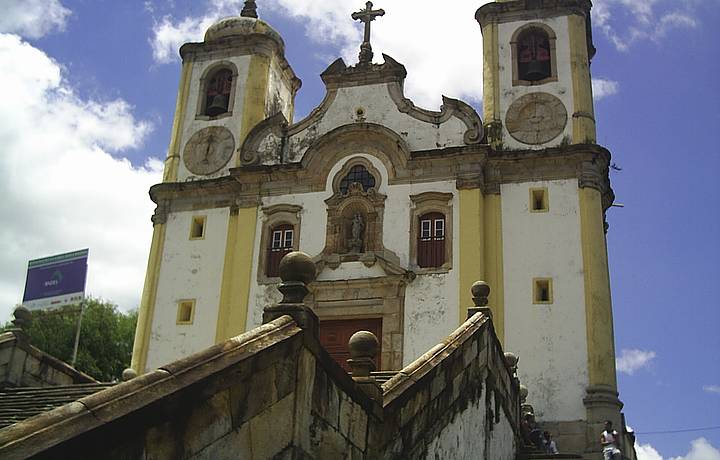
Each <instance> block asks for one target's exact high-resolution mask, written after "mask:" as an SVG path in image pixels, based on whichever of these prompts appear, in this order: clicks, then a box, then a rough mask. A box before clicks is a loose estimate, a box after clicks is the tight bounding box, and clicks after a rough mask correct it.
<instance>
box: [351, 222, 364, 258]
mask: <svg viewBox="0 0 720 460" xmlns="http://www.w3.org/2000/svg"><path fill="white" fill-rule="evenodd" d="M350 231H351V235H352V238H350V241H348V249H349V251H350V252H354V253H359V252H362V250H363V235H364V233H365V220H364V219H363V216H362V215H361V214H360V213H357V214H355V216H353V219H352V223H351V227H350Z"/></svg>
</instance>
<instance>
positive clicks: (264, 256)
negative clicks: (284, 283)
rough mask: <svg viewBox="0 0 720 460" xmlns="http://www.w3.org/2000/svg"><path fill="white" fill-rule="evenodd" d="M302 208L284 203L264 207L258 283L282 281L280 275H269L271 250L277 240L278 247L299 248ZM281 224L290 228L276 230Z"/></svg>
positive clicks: (295, 249)
mask: <svg viewBox="0 0 720 460" xmlns="http://www.w3.org/2000/svg"><path fill="white" fill-rule="evenodd" d="M302 209H303V208H302V206H298V205H293V204H284V203H283V204H276V205H272V206H265V207H263V208H262V212H263V214H264V218H263V219H262V220H261V225H262V227H261V232H262V233H261V236H260V251H259V257H258V267H257V281H258V284H273V283H277V282H279V281H280V277H279V276H268V264H269V263H270V260H271V252H272V250H273V245H274V244H275V243H276V241H277V242H279V244H280V245H281V246H279V247H277V248H276V249H287V248H289V249H290V250H291V251H297V250H299V242H300V228H301V221H300V215H301V213H302ZM280 226H285V227H289V228H283V229H281V230H276V229H277V228H278V227H280ZM278 231H279V232H280V235H279V238H280V239H279V240H276V239H275V233H276V232H278ZM288 239H290V245H289V246H286V243H287V242H288V241H287V240H288ZM288 252H289V251H288Z"/></svg>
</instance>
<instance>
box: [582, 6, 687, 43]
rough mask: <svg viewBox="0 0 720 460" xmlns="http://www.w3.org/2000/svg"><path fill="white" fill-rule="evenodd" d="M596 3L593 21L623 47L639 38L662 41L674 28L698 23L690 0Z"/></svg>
mask: <svg viewBox="0 0 720 460" xmlns="http://www.w3.org/2000/svg"><path fill="white" fill-rule="evenodd" d="M593 5H594V6H593V10H592V17H593V24H594V25H595V26H596V27H598V28H600V30H601V31H602V32H603V33H604V34H605V35H606V36H607V37H608V39H610V41H611V42H612V43H613V44H614V45H615V47H616V48H617V49H618V50H620V51H627V50H628V49H629V48H630V47H631V46H632V45H633V44H634V43H635V42H637V41H639V40H653V41H659V40H661V39H662V38H664V37H665V35H667V33H668V32H669V31H670V30H672V29H692V28H695V27H696V26H697V24H698V21H697V19H695V17H694V16H693V15H694V5H693V2H689V1H686V2H674V1H673V2H671V1H669V0H642V1H638V0H595V2H593Z"/></svg>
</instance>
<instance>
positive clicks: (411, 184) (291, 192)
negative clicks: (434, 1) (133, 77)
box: [132, 0, 621, 433]
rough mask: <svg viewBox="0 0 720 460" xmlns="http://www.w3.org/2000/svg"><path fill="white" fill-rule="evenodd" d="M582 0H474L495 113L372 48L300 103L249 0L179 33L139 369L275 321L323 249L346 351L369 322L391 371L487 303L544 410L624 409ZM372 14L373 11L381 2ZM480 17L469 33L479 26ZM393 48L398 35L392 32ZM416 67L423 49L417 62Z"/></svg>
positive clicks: (366, 15) (325, 310)
mask: <svg viewBox="0 0 720 460" xmlns="http://www.w3.org/2000/svg"><path fill="white" fill-rule="evenodd" d="M590 8H591V3H590V1H587V0H532V1H531V0H516V1H498V2H496V3H490V4H487V5H485V6H483V7H481V8H480V9H478V10H477V13H476V16H475V19H476V20H477V22H478V24H479V29H480V32H481V33H482V43H483V55H482V59H483V84H484V92H483V93H484V96H483V104H482V106H483V113H482V117H481V115H480V114H478V113H477V112H476V111H475V110H474V109H473V108H472V107H471V106H470V105H468V104H467V103H465V102H463V101H460V100H455V99H451V98H448V97H444V98H443V105H442V108H441V110H440V111H439V112H433V111H429V110H425V109H423V108H421V107H417V106H415V105H414V104H413V102H412V101H411V100H409V99H408V98H406V97H405V95H404V93H403V82H404V78H405V76H406V69H405V67H404V66H403V65H402V64H401V63H399V62H397V61H395V60H394V59H393V58H392V57H390V56H389V55H385V54H384V55H383V56H382V60H383V61H384V62H383V63H381V64H378V63H375V61H374V60H373V51H372V47H371V43H370V26H371V21H372V20H373V19H376V18H379V17H380V16H381V15H382V14H384V11H382V10H373V9H372V5H371V4H368V5H367V6H366V8H365V9H364V10H361V11H359V12H358V13H355V14H354V15H353V18H354V19H356V20H359V21H362V22H363V23H364V25H365V31H366V33H365V41H364V42H363V44H362V46H361V51H360V55H359V61H358V62H357V63H354V64H352V65H349V64H348V63H345V62H344V61H343V60H342V59H338V60H336V61H335V62H333V63H332V64H330V65H329V66H328V67H327V69H326V70H325V71H324V72H323V73H322V74H321V77H322V80H323V82H324V83H325V86H326V94H325V98H324V99H323V101H322V102H321V103H320V105H319V106H318V107H316V108H315V109H314V110H313V111H312V113H310V114H309V115H308V116H307V117H306V118H305V119H303V120H294V119H293V109H294V98H295V95H296V93H297V91H298V90H299V89H300V80H299V79H298V78H297V76H296V75H295V73H294V72H293V69H292V66H291V64H290V63H289V62H288V61H287V60H286V59H285V55H284V44H283V40H282V37H280V35H279V34H278V33H277V32H276V31H275V30H274V29H273V28H272V27H271V26H270V25H268V24H267V23H265V22H263V21H262V20H261V19H258V18H257V10H256V7H255V5H254V2H247V5H246V7H245V9H244V10H243V12H242V15H241V16H239V17H232V18H227V19H224V20H221V21H219V22H217V23H216V24H214V25H212V26H211V27H210V28H209V29H208V30H207V32H206V34H205V39H204V41H203V42H202V43H188V44H185V45H184V46H183V47H182V48H181V49H180V54H181V56H182V60H183V66H182V74H181V77H180V87H179V93H178V99H177V109H176V113H175V121H174V124H173V131H172V139H171V142H170V148H169V154H168V158H167V160H166V163H165V173H164V179H163V183H161V184H158V185H156V186H154V187H152V189H151V190H150V195H151V197H152V200H153V201H154V202H155V203H157V209H156V211H155V214H154V216H153V219H152V220H153V225H154V234H153V240H152V248H151V252H150V260H149V264H148V270H147V277H146V282H145V288H144V293H143V297H142V306H141V311H140V320H139V324H138V329H137V335H136V340H135V348H134V353H133V364H132V366H133V368H134V369H135V370H136V371H137V372H139V373H143V372H146V371H147V370H150V369H154V368H157V367H158V366H161V365H162V364H164V363H166V362H169V361H172V360H175V359H178V358H181V357H183V356H186V355H189V354H191V353H194V352H196V351H199V350H201V349H204V348H206V347H208V346H210V345H213V344H215V343H218V342H221V341H223V340H226V339H228V338H230V337H233V336H236V335H238V334H240V333H242V332H245V331H248V330H251V329H253V328H255V327H257V326H259V325H260V324H261V323H262V313H263V308H264V306H266V305H268V304H273V303H275V302H277V301H279V300H280V293H279V292H278V291H277V289H276V287H277V283H278V282H279V278H278V265H279V261H280V259H281V258H282V257H283V256H284V255H285V254H286V253H288V252H290V251H295V250H299V251H303V252H305V253H307V254H308V255H310V256H311V257H312V258H313V261H314V262H315V264H316V266H317V278H316V280H315V281H314V282H313V283H312V285H311V288H310V290H311V295H310V297H309V299H308V303H309V304H310V305H311V306H312V309H313V311H314V312H315V313H316V314H317V316H318V317H319V319H320V340H321V342H322V344H323V345H324V346H325V348H326V349H327V350H328V351H329V352H330V354H331V355H332V356H333V357H335V358H336V360H337V361H338V362H339V363H341V364H342V365H343V366H345V360H346V359H347V358H348V357H349V356H348V355H347V353H348V352H347V341H348V339H349V337H350V336H351V335H352V334H353V333H354V332H356V331H357V330H361V329H363V330H368V331H371V332H373V333H374V334H376V335H377V337H378V338H379V341H380V349H379V362H378V366H379V368H380V369H382V370H388V371H391V370H400V369H402V368H403V367H404V366H407V365H408V364H410V363H412V362H413V361H414V360H415V359H416V358H418V357H419V356H420V355H422V354H423V353H424V352H425V351H427V350H429V349H430V348H432V347H433V346H434V345H435V344H437V343H439V342H440V341H441V340H442V339H443V338H444V337H445V336H447V335H448V334H450V333H451V332H452V331H453V330H454V329H455V328H457V327H458V326H459V325H460V324H461V323H462V322H463V321H464V320H465V318H466V316H467V309H468V306H470V305H472V302H471V299H470V287H471V285H472V283H473V282H475V281H477V280H484V281H486V282H487V283H488V284H489V285H490V287H491V294H490V298H489V304H490V307H491V309H492V316H493V324H494V327H495V331H496V333H497V336H498V338H499V340H500V342H501V344H502V346H503V348H504V349H505V350H508V351H512V352H513V353H515V354H517V355H518V356H519V357H520V363H521V365H520V368H519V376H520V379H521V381H522V382H523V383H524V385H526V386H527V387H528V389H529V400H531V401H533V404H534V407H535V411H536V416H537V417H538V419H539V420H541V421H543V422H544V423H545V425H546V426H550V427H551V428H552V429H553V430H554V431H555V432H559V433H570V432H582V431H584V428H583V425H584V424H585V423H586V421H588V420H593V421H596V422H597V421H600V420H603V419H604V418H608V417H609V415H608V414H610V415H611V414H616V415H615V417H617V414H618V412H619V409H620V407H621V403H620V402H619V400H618V397H617V390H616V377H615V353H614V349H613V347H614V345H613V343H614V338H613V323H612V308H611V301H610V287H609V276H608V262H607V251H606V241H605V230H606V224H605V211H606V210H607V209H608V207H609V206H610V205H611V203H612V202H613V198H614V196H613V192H612V190H611V188H610V184H609V178H608V165H609V160H610V154H609V152H608V151H607V150H606V149H604V148H603V147H601V146H599V145H597V143H596V142H595V140H596V135H595V119H594V112H593V98H592V87H591V78H590V76H591V73H590V62H591V59H592V57H593V55H594V54H595V48H594V46H593V42H592V35H591V28H590ZM379 20H381V19H379ZM480 39H481V35H480V34H478V45H479V44H480ZM388 51H390V52H391V50H388ZM410 71H412V69H410Z"/></svg>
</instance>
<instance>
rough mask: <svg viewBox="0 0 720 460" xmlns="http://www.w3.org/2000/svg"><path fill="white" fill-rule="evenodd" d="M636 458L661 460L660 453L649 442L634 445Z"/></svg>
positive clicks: (639, 459) (640, 459)
mask: <svg viewBox="0 0 720 460" xmlns="http://www.w3.org/2000/svg"><path fill="white" fill-rule="evenodd" d="M635 453H637V458H638V460H663V457H662V455H660V453H659V452H658V451H657V450H655V448H654V447H653V446H651V445H650V444H638V445H636V446H635Z"/></svg>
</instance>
